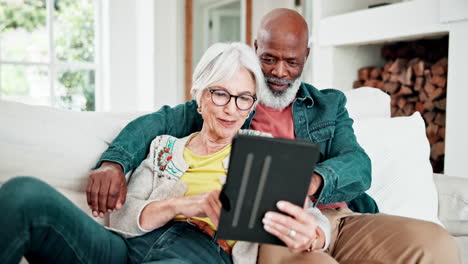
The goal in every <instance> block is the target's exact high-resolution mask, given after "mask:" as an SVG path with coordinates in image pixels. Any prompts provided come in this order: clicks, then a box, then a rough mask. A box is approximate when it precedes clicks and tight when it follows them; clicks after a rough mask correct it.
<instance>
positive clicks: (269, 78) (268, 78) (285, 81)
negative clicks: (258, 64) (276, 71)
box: [265, 77, 294, 85]
mask: <svg viewBox="0 0 468 264" xmlns="http://www.w3.org/2000/svg"><path fill="white" fill-rule="evenodd" d="M265 81H267V82H275V83H281V84H287V85H291V84H293V83H294V80H284V79H279V78H275V77H265Z"/></svg>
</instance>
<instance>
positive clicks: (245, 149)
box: [217, 135, 320, 245]
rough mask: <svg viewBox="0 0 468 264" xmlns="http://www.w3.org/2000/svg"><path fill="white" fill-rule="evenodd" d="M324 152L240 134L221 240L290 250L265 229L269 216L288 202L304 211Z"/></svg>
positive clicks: (230, 171) (234, 148)
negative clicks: (268, 212) (311, 184)
mask: <svg viewBox="0 0 468 264" xmlns="http://www.w3.org/2000/svg"><path fill="white" fill-rule="evenodd" d="M319 155H320V151H319V148H318V146H317V145H316V144H314V143H312V142H308V141H301V140H288V139H278V138H266V137H259V136H249V135H237V136H235V137H234V139H233V142H232V150H231V157H230V160H229V169H228V173H227V179H226V184H225V185H224V186H223V189H222V191H221V194H220V200H221V203H222V205H223V207H222V209H221V216H220V221H219V226H218V232H217V234H218V238H221V239H226V240H242V241H250V242H258V243H268V244H276V245H284V243H283V242H282V241H281V240H280V239H278V238H276V237H275V236H273V235H271V234H269V233H267V232H266V231H265V230H264V229H263V223H262V219H263V217H264V215H265V213H266V212H267V211H277V212H279V210H278V209H277V207H276V203H277V202H278V201H279V200H286V201H289V202H292V203H294V204H296V205H299V206H301V207H302V206H303V205H304V201H305V198H306V195H307V190H308V188H309V184H310V181H311V176H312V175H313V173H314V167H315V164H316V162H317V160H318V158H319Z"/></svg>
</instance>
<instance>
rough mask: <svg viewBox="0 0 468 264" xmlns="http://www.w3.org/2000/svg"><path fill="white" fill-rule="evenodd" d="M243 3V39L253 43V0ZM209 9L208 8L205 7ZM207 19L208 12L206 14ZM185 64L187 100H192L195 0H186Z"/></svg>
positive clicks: (247, 42) (246, 0)
mask: <svg viewBox="0 0 468 264" xmlns="http://www.w3.org/2000/svg"><path fill="white" fill-rule="evenodd" d="M235 1H237V0H224V1H218V2H216V3H213V4H212V5H210V8H214V7H216V6H221V5H225V4H228V3H230V2H235ZM240 3H241V41H242V42H244V43H246V44H247V45H249V46H251V45H252V0H240ZM205 10H207V9H205ZM204 15H205V16H204V17H205V18H204V19H206V23H208V20H207V14H204ZM205 25H206V24H205ZM184 52H185V54H184V55H185V59H184V62H185V66H184V78H185V81H184V84H185V100H186V101H189V100H191V95H190V89H191V87H192V66H193V0H185V50H184Z"/></svg>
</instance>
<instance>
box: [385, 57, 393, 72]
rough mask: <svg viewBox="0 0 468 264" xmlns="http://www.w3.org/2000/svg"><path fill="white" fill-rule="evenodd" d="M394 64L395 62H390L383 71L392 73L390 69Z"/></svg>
mask: <svg viewBox="0 0 468 264" xmlns="http://www.w3.org/2000/svg"><path fill="white" fill-rule="evenodd" d="M393 63H394V61H393V60H390V61H388V62H387V63H386V64H385V65H384V68H383V71H384V72H390V71H389V69H390V67H392V65H393Z"/></svg>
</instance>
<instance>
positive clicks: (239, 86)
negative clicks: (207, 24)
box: [0, 43, 329, 263]
mask: <svg viewBox="0 0 468 264" xmlns="http://www.w3.org/2000/svg"><path fill="white" fill-rule="evenodd" d="M261 85H264V80H263V75H262V72H261V68H260V65H259V62H258V59H257V57H256V55H255V53H254V52H253V51H252V50H251V49H250V48H249V47H248V46H246V45H244V44H240V43H232V44H215V45H213V46H211V47H210V48H209V49H208V50H207V51H206V53H205V54H204V55H203V57H202V59H201V61H200V62H199V64H198V65H197V68H196V69H195V72H194V76H193V87H192V95H193V96H194V98H195V99H196V100H197V103H198V106H199V107H198V112H199V113H200V115H201V116H202V118H203V120H204V123H203V127H202V130H201V131H200V132H198V133H194V134H192V135H190V136H188V137H185V138H181V139H178V138H175V137H172V136H167V135H165V136H159V137H156V138H155V139H154V140H153V141H152V143H151V147H150V150H149V154H148V157H147V159H145V160H144V161H143V162H142V163H141V165H140V166H139V167H138V168H137V169H136V171H135V172H134V174H133V175H132V177H131V179H130V182H129V186H128V190H129V192H128V194H127V202H126V203H125V205H124V206H123V207H122V208H121V210H119V211H116V212H114V213H112V214H111V219H110V228H109V229H110V230H108V229H105V228H104V227H102V226H101V225H99V224H97V223H96V222H94V221H93V220H92V219H91V218H89V217H88V216H87V215H85V214H84V213H83V212H82V211H81V210H79V209H78V208H76V207H75V206H74V205H73V204H72V203H71V202H70V201H68V200H67V199H66V198H64V197H63V196H61V195H60V194H59V193H58V192H57V191H55V190H54V189H52V188H51V187H50V186H48V185H46V184H45V183H42V182H40V181H38V180H35V179H32V178H17V179H14V180H11V181H9V182H7V183H6V184H5V185H4V186H3V187H2V188H1V189H0V210H1V212H2V214H3V217H2V220H1V221H2V225H0V234H1V236H2V239H1V241H2V242H0V259H2V262H3V263H17V262H18V261H19V259H20V258H21V256H26V258H27V259H28V261H30V262H31V263H35V262H41V263H42V262H46V263H53V262H56V263H127V262H130V263H148V262H151V263H153V262H164V263H176V262H177V263H232V262H233V261H234V262H235V263H237V262H238V263H255V262H256V261H257V251H258V244H255V243H248V242H243V241H224V240H220V239H217V237H216V227H217V225H218V219H219V214H220V210H221V203H220V201H219V199H218V197H219V192H220V190H221V187H222V184H223V183H224V181H225V177H226V169H227V161H228V159H229V153H230V149H231V140H232V138H233V136H234V135H235V134H236V133H238V132H239V130H240V128H241V126H242V125H243V123H244V121H245V119H246V118H248V116H249V114H250V112H251V111H252V110H253V108H254V107H255V103H256V100H257V99H256V88H257V87H260V86H261ZM175 125H176V124H175ZM241 133H242V132H241ZM243 133H251V134H257V135H259V134H260V133H259V132H255V131H244V132H243ZM285 203H287V202H285V201H280V202H279V203H278V208H279V209H280V210H282V209H283V208H284V206H283V205H284V204H285ZM288 208H289V207H288ZM292 208H294V210H296V211H295V212H288V211H284V213H285V214H280V213H275V212H268V213H267V214H266V215H265V217H264V219H263V223H264V226H265V230H266V231H267V232H270V233H271V234H273V235H275V236H277V237H278V238H280V239H281V240H283V241H284V242H285V244H286V245H288V247H289V248H290V249H291V250H292V251H303V250H304V249H306V250H307V249H308V250H309V251H310V250H314V249H318V248H322V249H323V248H324V247H326V244H327V243H326V241H328V240H329V239H328V238H326V236H327V235H326V234H328V235H329V226H328V222H327V220H326V218H324V217H323V215H321V213H320V211H319V210H317V209H315V208H309V209H308V211H307V212H309V213H310V214H308V213H307V212H306V210H304V209H302V208H300V207H297V206H296V207H292ZM298 211H299V212H298ZM288 214H294V215H295V216H297V215H300V217H299V218H298V219H300V221H302V222H298V220H291V219H292V218H289V217H288ZM296 219H297V217H296ZM291 230H294V231H293V232H292V231H291Z"/></svg>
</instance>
